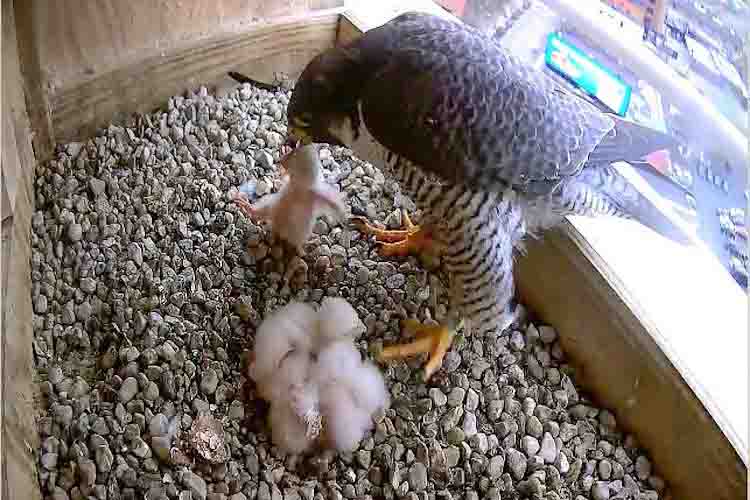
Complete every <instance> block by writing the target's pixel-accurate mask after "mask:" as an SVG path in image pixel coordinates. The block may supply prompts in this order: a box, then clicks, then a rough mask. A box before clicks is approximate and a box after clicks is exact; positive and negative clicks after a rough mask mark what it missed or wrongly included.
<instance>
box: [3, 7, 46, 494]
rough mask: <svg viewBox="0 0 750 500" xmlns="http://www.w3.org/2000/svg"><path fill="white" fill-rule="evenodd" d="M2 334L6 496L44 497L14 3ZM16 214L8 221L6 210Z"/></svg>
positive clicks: (26, 128)
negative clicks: (39, 467)
mask: <svg viewBox="0 0 750 500" xmlns="http://www.w3.org/2000/svg"><path fill="white" fill-rule="evenodd" d="M2 11H3V14H2V30H3V31H2V33H3V35H2V36H3V44H2V53H3V60H2V75H3V84H2V109H1V110H0V115H2V120H3V121H2V165H1V167H0V168H2V176H3V185H4V187H5V194H7V198H6V199H5V200H4V201H3V211H4V213H3V222H2V254H1V255H0V258H2V262H1V266H2V267H0V269H1V270H2V271H1V272H2V330H1V332H2V333H1V334H0V359H2V361H3V362H2V374H1V376H0V399H1V400H2V434H0V476H1V477H0V492H1V493H2V494H1V495H0V496H1V497H2V498H22V499H28V500H36V499H39V498H41V495H40V493H39V488H38V482H37V478H36V457H35V454H34V452H35V451H36V450H38V448H39V439H38V436H37V433H36V426H35V424H34V418H35V410H34V404H33V396H32V395H33V394H34V392H35V387H34V384H33V382H32V380H33V358H32V350H31V348H32V340H33V331H32V327H31V320H32V313H31V280H30V277H31V269H30V255H31V248H30V240H29V228H30V223H31V214H32V210H33V197H32V193H33V191H32V182H33V177H34V167H35V163H36V161H35V158H34V151H33V149H32V144H31V139H30V138H31V126H30V122H29V118H28V115H27V114H26V107H25V98H24V91H23V79H22V76H21V72H20V67H19V57H18V53H17V50H16V49H17V40H16V34H15V19H14V15H13V5H12V2H11V1H9V0H3V3H2ZM6 208H7V209H8V211H9V216H7V217H6V215H8V214H6V213H5V209H6Z"/></svg>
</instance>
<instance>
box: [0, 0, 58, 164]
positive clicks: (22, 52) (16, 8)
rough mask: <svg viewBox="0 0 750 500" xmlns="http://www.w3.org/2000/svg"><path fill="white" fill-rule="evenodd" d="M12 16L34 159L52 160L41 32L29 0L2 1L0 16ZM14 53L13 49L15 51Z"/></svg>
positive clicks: (50, 125)
mask: <svg viewBox="0 0 750 500" xmlns="http://www.w3.org/2000/svg"><path fill="white" fill-rule="evenodd" d="M6 11H10V12H13V18H14V19H13V21H12V23H13V25H14V26H13V29H14V30H15V32H16V36H15V39H16V40H17V46H16V47H17V51H18V54H17V59H18V61H19V67H20V71H21V75H22V77H23V86H22V88H23V89H25V102H26V112H27V113H28V116H29V119H30V123H31V130H32V132H33V136H32V141H33V145H34V152H35V154H36V157H37V159H39V160H40V161H44V160H45V159H49V158H51V156H52V152H53V149H54V147H55V136H54V132H53V130H52V116H51V113H50V103H49V87H48V84H47V81H46V79H45V75H44V71H43V70H42V61H41V59H42V57H43V54H42V51H43V47H42V44H43V43H44V41H43V40H44V32H43V31H40V28H41V27H40V26H39V24H38V23H37V22H36V18H35V16H34V11H33V4H32V2H29V1H28V0H11V1H8V2H6V1H5V0H3V12H6ZM14 50H15V49H14Z"/></svg>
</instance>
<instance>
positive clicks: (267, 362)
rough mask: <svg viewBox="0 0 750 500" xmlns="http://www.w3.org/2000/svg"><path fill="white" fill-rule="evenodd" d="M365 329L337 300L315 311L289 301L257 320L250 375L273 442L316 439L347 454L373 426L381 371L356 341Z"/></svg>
mask: <svg viewBox="0 0 750 500" xmlns="http://www.w3.org/2000/svg"><path fill="white" fill-rule="evenodd" d="M364 330H365V328H364V325H363V324H362V322H361V321H360V320H359V317H358V316H357V314H356V312H355V311H354V309H353V308H352V307H351V305H350V304H349V303H348V302H346V301H345V300H343V299H340V298H327V299H325V300H324V301H323V303H322V304H321V306H320V308H319V309H318V310H317V311H315V310H314V309H313V308H312V307H311V306H310V305H308V304H302V303H291V304H289V305H287V306H284V307H282V308H280V309H278V310H276V311H274V312H273V313H272V314H271V315H270V316H269V317H268V318H267V319H266V320H265V321H264V322H263V323H262V324H261V326H260V328H259V329H258V333H257V336H256V339H255V350H254V356H253V358H254V359H253V361H252V362H251V364H250V367H249V375H250V378H252V379H253V380H255V382H256V384H257V385H258V391H259V394H260V395H261V397H263V399H266V400H267V401H269V402H270V404H271V411H270V421H271V427H272V431H271V432H272V439H273V442H274V444H276V445H277V446H279V447H280V448H282V449H284V450H285V451H286V452H288V453H296V454H299V453H303V452H305V451H308V450H309V449H310V448H312V447H313V446H314V445H315V444H323V445H327V446H330V447H332V448H335V449H336V450H338V451H351V450H353V449H354V448H356V446H357V444H358V443H359V442H360V441H361V439H362V437H363V436H364V434H365V433H366V432H367V431H368V430H369V429H371V428H372V425H373V422H372V417H373V415H374V413H375V412H376V411H377V410H379V409H380V408H385V407H387V405H388V402H389V400H388V393H387V391H386V388H385V382H384V380H383V378H382V376H381V374H380V372H379V371H378V370H377V368H376V367H375V365H374V364H372V363H369V362H363V361H362V358H361V355H360V354H359V351H358V350H357V349H356V347H355V345H354V340H355V338H356V337H357V336H359V335H360V334H361V333H362V332H364Z"/></svg>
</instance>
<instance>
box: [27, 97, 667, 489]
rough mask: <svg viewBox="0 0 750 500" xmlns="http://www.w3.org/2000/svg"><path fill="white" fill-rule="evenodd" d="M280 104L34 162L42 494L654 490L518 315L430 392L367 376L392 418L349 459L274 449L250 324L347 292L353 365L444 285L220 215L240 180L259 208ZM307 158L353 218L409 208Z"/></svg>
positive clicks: (339, 153) (411, 375) (354, 175)
mask: <svg viewBox="0 0 750 500" xmlns="http://www.w3.org/2000/svg"><path fill="white" fill-rule="evenodd" d="M288 98H289V95H288V94H287V93H281V92H279V93H273V92H268V91H265V90H257V89H255V88H253V87H250V86H248V85H245V86H242V87H238V88H237V89H235V90H233V91H231V92H229V93H228V94H227V95H226V96H224V97H221V98H217V97H215V96H212V95H209V93H208V92H206V91H205V89H202V90H201V91H200V92H199V93H198V94H194V95H190V96H188V97H174V98H172V99H171V100H170V101H169V104H168V108H167V110H166V111H164V112H157V113H154V114H151V115H147V116H142V117H139V118H138V119H134V121H133V123H131V124H129V126H128V127H116V126H110V127H109V128H107V129H105V130H101V131H100V132H99V134H98V135H97V137H95V138H93V139H91V140H90V141H88V142H86V143H72V144H67V145H62V146H60V147H59V148H58V151H57V154H56V159H54V160H52V161H50V162H49V163H47V164H45V165H42V166H40V167H39V168H38V171H37V178H36V181H35V194H36V211H35V213H34V215H33V220H32V228H33V229H32V234H31V238H32V245H33V254H32V280H33V297H32V298H33V307H34V311H35V315H34V320H33V321H34V334H35V337H34V345H33V348H34V354H35V360H36V367H37V378H38V384H39V387H40V391H41V399H40V408H39V410H40V417H39V419H38V429H39V433H40V436H41V441H42V444H41V449H40V450H38V466H39V482H40V487H41V489H42V491H43V493H44V494H45V497H46V498H52V499H54V500H64V499H74V500H75V499H84V498H86V499H94V498H96V499H101V500H104V499H108V500H116V499H123V500H129V499H141V498H145V499H150V500H156V499H165V498H169V499H180V500H189V499H192V500H196V499H200V500H203V499H208V500H221V499H231V500H246V499H247V500H252V499H256V498H257V499H258V500H281V499H284V500H311V499H316V500H317V499H342V498H347V499H355V498H356V499H378V498H386V499H392V498H405V499H409V500H412V499H413V500H421V499H441V500H447V499H451V498H456V499H458V498H465V499H466V500H475V499H479V498H482V499H487V500H498V499H501V498H502V499H506V500H508V499H519V498H544V499H549V500H555V499H571V500H583V499H594V500H602V499H608V498H612V499H615V498H619V499H638V500H655V499H658V498H666V496H665V495H666V490H665V485H664V482H663V480H662V479H660V478H659V477H658V476H657V475H655V474H654V472H652V465H651V462H650V461H649V459H648V458H647V457H646V455H645V454H644V452H643V451H642V450H641V449H639V445H638V443H637V441H636V439H635V438H634V437H633V436H630V435H626V434H624V433H622V432H621V431H619V430H618V427H617V423H616V421H615V418H614V417H613V415H612V413H610V412H609V411H607V410H604V409H600V408H597V407H595V406H594V405H593V404H591V403H590V402H589V401H588V400H587V398H586V396H585V395H584V394H582V393H581V392H580V391H579V390H578V389H577V387H576V383H575V378H574V374H573V371H572V369H571V368H570V367H569V366H568V365H567V364H566V362H565V359H564V354H563V352H562V351H561V348H560V345H559V343H558V341H557V335H556V333H555V331H554V329H553V328H551V327H549V326H545V325H539V324H537V325H534V324H531V323H529V321H528V319H527V317H526V316H527V315H526V314H524V313H523V311H521V314H520V315H519V318H518V319H517V320H516V323H515V324H514V325H513V326H512V327H511V328H510V329H509V330H508V331H506V332H505V333H503V334H502V335H493V336H489V337H486V338H479V337H472V336H470V337H467V338H462V337H459V338H457V340H456V343H455V345H454V347H453V349H452V350H451V352H450V353H449V354H448V356H447V357H446V360H445V363H444V368H443V369H442V370H441V371H440V372H439V373H438V374H437V375H436V376H435V377H434V379H433V380H432V381H431V382H430V384H429V385H425V384H423V383H421V382H420V381H419V380H418V378H417V373H416V371H415V370H413V369H412V368H414V367H417V366H418V365H419V363H418V362H417V361H414V362H410V365H407V364H406V363H403V362H399V363H393V364H389V365H384V366H381V369H382V370H383V373H384V375H385V377H386V382H387V386H388V389H389V391H390V394H391V406H390V408H389V409H388V410H387V411H385V412H381V414H379V415H378V416H377V418H376V419H375V421H376V425H375V427H374V431H373V432H371V433H368V434H367V435H366V437H365V439H364V440H363V441H362V442H361V446H360V448H359V449H358V450H357V451H355V452H354V453H351V454H333V453H330V452H319V453H316V454H314V455H310V456H304V457H294V456H285V455H283V454H282V453H280V452H279V450H277V449H275V448H274V447H273V446H272V445H271V443H270V438H269V433H268V431H267V429H266V427H265V426H266V416H267V405H266V404H264V403H263V402H262V401H260V400H258V399H257V398H256V397H255V388H254V387H253V386H252V384H251V383H249V382H247V380H246V378H245V376H244V373H245V364H244V363H245V361H244V358H243V352H246V350H247V349H249V348H251V347H252V342H253V335H254V331H255V329H256V327H257V326H258V324H259V322H260V321H262V319H263V318H264V317H265V315H266V314H267V313H268V312H270V311H272V310H274V309H276V308H277V307H279V306H281V305H283V304H286V303H287V302H289V301H290V300H304V301H316V302H319V301H320V300H321V299H322V298H323V297H326V296H341V297H344V298H345V299H347V300H348V301H350V302H351V304H352V305H353V306H354V308H355V309H356V310H357V312H358V314H359V315H360V318H361V319H362V320H363V322H364V324H365V325H366V327H367V332H366V333H365V334H364V335H363V336H362V337H361V338H360V339H359V344H358V347H359V348H360V349H361V351H362V352H363V353H365V354H366V353H367V352H368V350H370V352H372V351H371V350H372V349H373V348H375V347H376V346H377V344H378V343H382V342H383V341H392V340H396V339H398V337H399V331H400V330H399V319H400V318H404V317H407V315H409V316H412V317H417V318H419V319H421V320H431V319H437V318H440V317H441V316H442V315H444V314H445V312H446V307H445V303H446V301H445V294H444V292H443V290H444V285H443V283H444V280H443V278H442V277H441V276H439V275H436V274H433V273H430V272H428V271H426V270H424V268H423V267H422V266H421V265H420V263H419V262H418V261H417V260H416V259H413V258H410V259H401V260H394V259H387V260H386V259H381V258H380V257H379V256H378V254H377V252H376V248H375V245H374V244H373V243H372V242H371V241H369V240H367V239H364V238H362V237H361V236H360V235H359V233H357V232H354V231H350V230H349V229H348V228H346V227H344V226H341V225H337V226H330V225H329V224H328V223H327V222H325V221H323V220H321V221H319V222H318V223H317V224H316V227H315V234H314V236H313V238H312V240H311V241H309V243H308V244H307V245H306V247H305V252H304V255H296V254H295V252H294V251H293V250H291V249H289V248H287V247H286V246H285V245H283V244H281V243H279V242H277V241H274V240H273V238H272V237H271V236H270V235H269V233H268V231H266V229H265V228H264V227H263V226H258V225H256V224H255V223H253V222H250V221H248V220H247V219H246V218H245V217H244V216H242V215H241V214H240V213H239V212H238V210H237V208H236V207H235V206H234V205H233V204H232V203H231V202H230V201H229V200H230V199H231V192H232V190H233V189H235V188H236V187H237V186H239V185H240V184H241V183H243V182H244V181H246V180H248V179H251V178H254V179H256V180H257V189H258V192H259V193H260V194H264V193H269V192H272V191H274V190H276V189H278V188H279V182H280V181H279V176H278V172H277V169H276V166H275V161H276V160H277V159H278V157H279V151H278V147H279V145H280V143H281V141H282V138H283V136H284V133H285V130H286V129H285V124H286V117H285V107H286V104H287V102H288ZM320 155H321V158H322V162H323V165H324V171H325V175H326V178H327V179H328V180H329V181H330V182H336V183H338V185H339V187H340V189H341V190H342V192H343V193H345V195H346V197H347V200H348V204H349V206H350V207H352V208H353V209H354V208H356V210H358V211H359V212H362V213H365V214H367V215H368V216H370V217H372V218H374V219H375V220H378V221H383V222H384V223H385V224H386V225H388V226H394V227H395V226H397V225H398V224H399V223H400V218H401V217H400V211H399V208H400V207H404V208H407V209H412V208H413V206H412V205H411V201H410V200H408V199H407V198H405V197H402V196H401V195H400V193H399V189H398V187H397V185H396V184H395V183H394V182H392V181H389V180H387V179H385V178H384V176H383V174H382V173H381V172H380V171H379V170H377V169H375V168H373V167H372V166H371V165H369V164H365V163H362V162H360V161H358V160H356V159H355V158H353V157H352V156H351V153H350V152H349V151H347V150H345V149H338V148H333V149H329V148H325V147H324V148H321V150H320ZM417 218H418V217H417ZM520 309H523V308H522V307H521V308H520ZM199 415H208V416H210V417H213V419H215V421H212V420H210V419H209V420H207V419H206V418H205V417H204V418H198V417H199ZM216 421H218V425H217V422H216ZM194 423H196V425H198V427H201V426H202V427H201V428H203V429H213V430H215V431H216V432H217V434H216V436H218V437H217V439H221V440H222V442H223V444H224V445H225V447H224V448H223V449H222V448H221V446H219V447H218V448H213V449H212V450H209V449H208V448H205V446H208V445H209V444H210V445H211V446H212V447H213V446H214V444H213V441H212V440H210V439H208V438H206V441H205V442H204V443H203V445H204V449H203V450H202V451H200V453H198V452H196V451H195V450H194V449H193V448H192V447H191V439H193V438H194V437H195V436H196V435H201V433H200V432H199V431H200V429H199V431H196V429H195V427H194V425H193V424H194ZM204 437H205V436H204ZM211 439H213V438H211ZM209 454H212V455H211V456H212V460H211V461H209V460H206V459H205V457H207V456H209Z"/></svg>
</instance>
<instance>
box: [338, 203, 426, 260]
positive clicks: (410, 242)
mask: <svg viewBox="0 0 750 500" xmlns="http://www.w3.org/2000/svg"><path fill="white" fill-rule="evenodd" d="M403 219H404V229H397V230H387V229H380V228H378V227H375V226H373V225H371V224H370V223H369V222H368V221H367V219H366V218H364V217H358V216H357V217H352V218H350V219H349V221H350V223H351V225H353V226H354V227H355V228H356V229H358V230H359V231H361V232H363V233H365V234H371V235H373V236H375V241H377V242H378V244H380V255H382V256H384V257H390V256H397V257H406V256H407V255H410V254H412V255H416V254H419V253H421V252H424V251H427V250H429V249H430V247H431V246H432V245H431V244H432V242H433V240H432V238H431V237H430V234H429V232H428V231H426V230H424V229H422V228H421V227H420V226H418V225H415V224H414V223H413V222H412V221H411V219H410V218H409V214H407V213H406V211H404V212H403Z"/></svg>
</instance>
